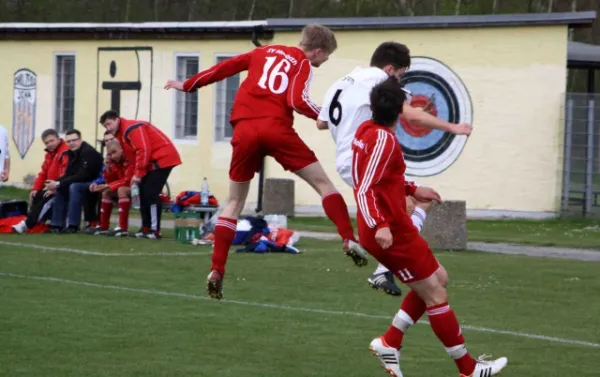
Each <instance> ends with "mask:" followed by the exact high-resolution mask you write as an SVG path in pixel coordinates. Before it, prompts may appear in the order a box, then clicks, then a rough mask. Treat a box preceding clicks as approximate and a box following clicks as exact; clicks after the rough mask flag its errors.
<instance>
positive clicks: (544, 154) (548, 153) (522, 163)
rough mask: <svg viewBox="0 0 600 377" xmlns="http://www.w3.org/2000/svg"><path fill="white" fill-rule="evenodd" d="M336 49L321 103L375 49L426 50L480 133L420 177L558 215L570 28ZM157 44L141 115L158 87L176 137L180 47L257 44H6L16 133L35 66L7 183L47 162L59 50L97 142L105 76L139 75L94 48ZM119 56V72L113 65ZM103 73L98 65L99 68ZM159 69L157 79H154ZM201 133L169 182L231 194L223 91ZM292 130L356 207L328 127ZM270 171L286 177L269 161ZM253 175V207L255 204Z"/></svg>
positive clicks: (306, 200)
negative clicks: (16, 94)
mask: <svg viewBox="0 0 600 377" xmlns="http://www.w3.org/2000/svg"><path fill="white" fill-rule="evenodd" d="M336 35H337V38H338V45H339V48H338V50H337V51H336V53H335V54H334V55H333V56H332V58H331V59H330V61H329V62H327V63H326V64H325V65H324V66H322V67H321V68H318V69H315V71H314V78H313V81H312V87H311V95H312V97H313V99H314V100H315V101H316V102H317V103H320V102H321V101H322V98H323V96H324V93H325V91H326V89H327V87H328V86H329V85H330V84H331V83H333V82H334V81H335V80H336V79H337V78H339V77H340V76H341V75H343V74H345V73H348V72H350V71H351V70H352V69H354V67H356V66H357V65H363V66H366V65H368V62H369V59H370V55H371V52H372V51H373V50H374V48H375V47H376V46H377V45H378V44H379V43H381V42H383V41H386V40H396V41H400V42H402V43H405V44H407V45H408V46H409V48H410V49H411V53H412V55H413V56H427V57H432V58H435V59H438V60H440V61H442V62H443V63H445V64H446V65H448V66H449V67H450V68H451V69H452V70H454V72H456V73H457V74H458V76H460V78H461V79H462V81H463V82H464V83H465V85H466V87H467V89H468V91H469V93H470V96H471V99H472V102H473V115H474V132H473V134H472V136H471V137H470V138H469V140H468V141H467V143H466V146H465V148H464V150H463V151H462V153H461V155H460V156H459V157H458V159H457V161H456V162H455V163H454V164H452V165H451V166H450V167H449V168H448V169H447V170H445V171H443V172H442V173H441V174H439V175H436V176H431V177H418V178H417V179H416V180H417V181H418V183H420V184H423V185H427V186H431V187H434V188H436V189H437V190H439V192H440V193H441V194H442V196H443V197H444V198H445V199H448V200H466V201H467V208H469V209H491V210H519V211H555V210H557V208H558V200H559V198H560V183H561V171H562V165H561V164H562V163H561V157H562V152H561V147H562V123H561V105H562V98H563V93H564V90H565V81H566V44H567V28H566V27H564V26H557V27H530V28H528V27H519V28H481V29H444V30H405V31H402V30H398V31H393V30H387V31H338V32H336ZM298 38H299V33H298V32H294V33H291V32H290V33H276V35H275V38H274V40H273V41H271V42H272V43H278V44H286V45H295V44H296V43H297V42H298ZM125 46H130V47H133V46H151V47H152V48H153V65H150V58H149V56H148V53H147V52H144V51H140V52H139V54H138V57H139V60H140V63H139V66H140V68H139V72H140V74H141V76H142V82H143V89H142V91H141V92H140V104H139V109H138V119H147V117H148V114H149V111H150V101H149V96H150V94H151V95H152V123H153V124H155V125H156V126H158V127H160V128H161V129H162V130H163V131H164V132H165V133H166V134H167V135H168V136H170V137H173V135H174V129H173V124H174V116H175V115H174V111H175V109H174V95H175V94H174V92H167V91H165V90H164V89H163V86H164V83H165V82H166V81H167V80H168V79H171V78H174V76H175V66H174V64H175V56H176V54H178V53H188V54H198V55H199V57H200V69H205V68H208V67H210V66H211V65H213V64H214V62H215V59H216V55H218V54H236V53H241V52H245V51H248V50H250V49H252V48H253V45H252V44H251V42H250V40H238V41H231V40H226V41H223V40H214V41H211V40H203V41H173V40H169V41H93V40H91V41H73V42H72V41H69V42H64V41H28V42H23V41H0V51H1V52H2V56H4V57H5V58H4V59H0V72H4V73H5V74H3V75H0V93H2V94H1V96H0V97H1V98H2V99H3V100H2V101H0V124H2V125H4V126H5V127H6V128H7V130H8V132H9V135H11V136H12V130H11V128H12V113H13V109H12V106H13V105H12V95H13V76H12V74H13V73H14V72H15V71H16V70H18V69H20V68H28V69H30V70H32V71H34V72H35V73H36V74H37V78H38V84H37V114H36V132H35V134H36V138H35V142H34V144H33V145H32V146H31V148H30V150H29V152H28V153H27V155H26V156H25V158H24V159H21V158H20V156H19V154H18V153H17V150H16V147H15V144H14V143H13V142H12V141H11V151H10V152H11V156H12V174H11V179H10V183H21V182H22V181H23V177H24V176H25V175H26V174H36V173H37V171H38V169H39V167H40V164H41V162H42V158H43V144H42V142H41V140H40V138H39V136H40V135H41V133H42V131H43V130H44V129H46V128H50V127H53V120H54V114H53V113H54V110H53V109H54V84H55V79H54V75H55V72H54V62H55V54H57V53H62V52H66V53H74V54H75V56H76V68H75V74H76V80H75V95H76V100H75V127H76V128H77V129H79V130H80V131H81V132H82V133H83V137H84V139H85V140H86V141H88V142H89V143H90V144H93V141H94V139H95V138H96V137H98V138H101V136H102V133H103V129H102V127H99V128H98V130H97V134H96V128H97V117H98V114H97V110H96V103H97V97H98V102H99V104H100V105H99V109H98V113H100V114H101V113H102V112H103V111H104V110H105V109H108V108H109V105H110V94H109V92H108V91H98V90H97V81H98V80H100V81H103V80H108V81H110V80H111V79H114V80H117V81H119V80H120V81H127V80H132V79H133V80H134V79H135V75H136V73H137V72H138V69H137V66H136V64H137V63H135V61H134V60H132V59H134V58H133V57H132V55H131V53H129V55H128V54H127V53H126V52H103V53H102V54H100V57H98V47H125ZM112 59H117V60H118V59H125V61H126V62H128V63H126V64H118V69H117V74H116V75H115V77H114V78H110V76H109V75H108V73H107V72H108V68H101V69H100V70H98V69H97V66H98V64H99V63H98V61H100V65H103V66H105V65H106V64H108V63H109V61H110V60H112ZM98 71H100V72H98ZM150 71H152V73H153V81H152V86H150V83H149V82H148V80H147V77H148V75H149V73H150ZM136 100H137V98H136V96H135V95H134V94H133V93H126V94H123V97H122V100H121V101H122V105H121V108H122V110H123V115H124V116H126V117H134V114H133V112H134V110H133V109H134V108H135V107H136V106H135V102H136ZM199 103H200V106H199V121H198V123H199V124H198V137H197V140H191V141H190V140H186V141H177V142H176V146H177V148H178V150H179V152H180V153H181V155H182V159H183V162H184V163H183V165H181V166H180V167H178V168H176V169H175V170H174V171H173V173H172V174H171V177H170V179H169V183H170V185H171V186H172V191H174V192H175V193H178V192H179V191H181V190H197V189H199V187H200V184H201V179H202V177H204V176H207V177H208V179H209V184H210V187H211V190H212V191H213V192H214V193H215V194H216V195H217V197H218V198H219V199H220V200H225V199H226V196H227V194H226V193H227V184H228V174H227V173H228V166H229V160H230V154H231V147H230V145H229V142H215V141H214V103H215V88H214V87H208V88H203V89H201V90H200V91H199ZM295 127H296V129H297V130H298V132H299V133H300V135H301V136H302V137H303V138H304V140H305V141H306V142H307V144H308V145H309V146H310V147H311V148H313V149H314V151H315V152H316V154H317V156H318V157H319V159H320V160H321V162H322V164H323V166H324V167H325V169H326V171H327V173H328V174H329V176H330V177H332V179H333V180H334V183H335V184H336V186H337V187H338V188H339V189H340V191H341V192H342V193H343V195H344V197H345V198H346V200H347V201H348V203H349V205H350V206H353V205H354V204H355V203H354V200H353V198H352V192H351V190H350V189H349V188H348V187H346V185H345V184H344V183H343V182H342V180H341V179H339V177H338V176H337V173H336V170H335V154H334V146H333V141H332V139H331V136H330V134H329V132H328V131H318V130H317V129H316V127H315V124H314V122H313V121H311V120H308V119H306V118H304V117H302V116H299V115H297V116H296V123H295ZM266 177H287V178H294V179H296V178H295V177H294V176H293V174H290V173H288V172H284V171H283V170H282V169H281V168H280V167H279V166H278V165H277V164H276V163H275V162H274V161H273V160H272V159H270V158H269V159H268V160H267V163H266ZM257 184H258V182H255V183H253V185H252V189H251V192H250V196H249V199H248V202H249V204H248V206H253V202H255V200H256V195H257V191H256V188H257ZM296 205H297V206H309V207H310V208H314V209H319V206H320V199H319V197H318V195H317V194H316V193H314V192H313V190H312V189H311V188H310V187H309V186H308V185H307V184H305V183H304V182H301V181H299V180H298V179H296Z"/></svg>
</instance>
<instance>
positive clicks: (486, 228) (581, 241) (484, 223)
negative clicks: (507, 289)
mask: <svg viewBox="0 0 600 377" xmlns="http://www.w3.org/2000/svg"><path fill="white" fill-rule="evenodd" d="M28 192H29V191H28V190H23V189H18V188H15V187H10V186H7V187H2V189H0V200H8V199H24V200H26V199H27V196H28ZM162 216H163V219H165V220H172V219H174V216H173V214H172V213H163V215H162ZM131 217H133V218H135V217H140V216H139V211H137V210H135V209H132V212H131ZM353 223H354V226H355V227H356V221H355V220H353ZM288 227H289V228H290V229H295V230H304V231H314V232H335V231H336V230H335V226H334V225H333V224H332V223H331V222H330V221H329V220H328V219H327V218H324V217H291V218H289V219H288ZM467 232H468V234H467V237H468V240H469V241H485V242H506V243H518V244H530V245H539V246H562V247H578V248H592V249H593V248H598V249H600V221H598V220H597V219H595V220H594V219H550V220H468V221H467Z"/></svg>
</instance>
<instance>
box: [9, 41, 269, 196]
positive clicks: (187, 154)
mask: <svg viewBox="0 0 600 377" xmlns="http://www.w3.org/2000/svg"><path fill="white" fill-rule="evenodd" d="M66 46H68V47H66ZM136 46H137V47H139V46H146V47H147V46H151V47H152V48H153V64H152V65H151V64H150V53H149V51H142V50H141V51H138V56H139V70H138V64H137V59H136V57H135V52H132V51H106V52H102V53H100V54H98V48H99V47H103V48H104V47H136ZM252 48H253V45H252V43H251V41H250V38H248V39H247V40H227V41H222V40H207V41H173V40H169V41H69V42H64V41H29V42H23V41H14V42H13V41H0V51H1V52H2V54H3V55H5V56H6V57H8V59H0V72H4V73H5V74H3V75H0V93H2V94H1V98H2V101H0V125H4V126H5V127H6V129H7V131H8V133H9V137H11V139H12V122H13V119H12V117H13V115H12V114H13V101H12V97H13V73H14V72H15V71H17V70H18V69H20V68H28V69H30V70H32V71H34V72H35V73H36V74H37V80H38V82H37V110H36V129H35V141H34V143H33V145H32V146H31V148H30V149H29V152H28V153H27V154H26V156H25V158H24V159H21V157H20V156H19V153H18V151H17V149H16V146H15V144H14V143H13V142H12V140H11V142H10V153H11V157H12V168H11V177H10V181H9V183H8V184H22V183H23V178H24V176H25V175H27V174H37V172H38V171H39V168H40V166H41V163H42V160H43V156H44V151H43V149H44V145H43V143H42V141H41V139H40V135H41V133H42V132H43V131H44V130H45V129H47V128H53V127H54V123H53V122H54V106H55V104H54V85H55V68H54V65H55V55H56V54H57V53H68V54H71V53H72V54H75V64H76V67H75V96H76V99H75V128H77V129H78V130H80V131H81V132H82V136H83V139H84V140H85V141H87V142H88V143H90V144H91V145H94V140H95V139H96V138H98V139H101V138H102V135H103V133H104V128H103V127H101V126H99V125H98V121H97V120H98V116H99V114H102V112H104V111H105V110H108V109H109V108H110V103H111V102H110V99H111V97H110V92H109V91H106V90H100V91H98V90H97V81H100V83H101V82H102V81H135V80H137V77H138V71H139V75H140V79H141V81H142V90H141V91H140V101H139V109H138V116H137V119H144V120H147V119H148V118H149V111H150V100H149V98H150V97H149V96H150V91H151V94H152V123H153V124H154V125H156V126H157V127H159V128H161V129H162V130H163V131H164V132H165V133H166V135H167V136H169V137H171V138H173V137H174V120H175V118H174V117H175V109H174V107H175V106H174V105H175V101H174V98H175V97H174V96H175V92H174V91H166V90H164V88H163V87H164V84H165V83H166V81H167V80H169V79H173V78H175V57H176V55H177V54H191V55H195V54H197V55H199V64H200V69H201V70H202V69H206V68H209V67H210V66H212V65H213V64H215V61H216V58H217V56H218V55H231V54H234V55H235V54H238V53H241V52H245V51H248V50H250V49H252ZM112 60H115V61H116V62H117V72H116V75H115V77H114V78H111V77H110V74H109V65H110V61H112ZM97 66H100V68H99V69H97ZM151 67H152V73H153V77H152V85H151V86H150V81H149V75H150V71H151ZM243 77H244V75H242V78H243ZM100 85H101V84H100ZM214 97H215V88H214V86H212V87H207V88H203V89H202V90H200V92H199V109H198V112H199V115H198V137H197V138H196V139H195V140H184V141H179V140H176V141H175V145H176V147H177V149H178V151H179V153H180V154H181V157H182V160H183V164H182V165H180V166H179V167H177V168H175V169H174V170H173V172H172V173H171V176H170V178H169V181H168V182H169V185H170V186H171V191H172V193H175V195H176V194H177V193H179V192H180V191H181V190H199V189H200V185H201V182H202V178H203V177H204V176H206V177H208V180H209V185H210V188H211V191H213V192H214V193H215V195H216V196H217V198H218V199H220V200H221V201H223V200H225V199H226V196H227V195H226V194H227V192H228V171H229V160H230V155H231V146H230V144H229V142H228V141H223V142H215V141H214V103H215V98H214ZM97 98H98V103H99V106H98V111H97V110H96V103H97ZM136 106H137V92H125V93H122V96H121V110H122V114H123V116H125V117H130V118H135V108H136ZM97 128H98V129H97ZM257 185H258V183H257V184H255V185H253V186H252V188H251V190H250V198H251V199H250V200H251V201H256V199H253V198H256V195H257Z"/></svg>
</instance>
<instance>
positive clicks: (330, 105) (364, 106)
mask: <svg viewBox="0 0 600 377" xmlns="http://www.w3.org/2000/svg"><path fill="white" fill-rule="evenodd" d="M387 78H388V74H387V73H385V72H384V71H383V70H382V69H380V68H377V67H369V68H361V67H357V68H355V69H354V70H353V71H352V72H350V73H349V74H348V75H346V76H344V77H342V78H341V79H339V80H337V81H336V82H335V83H334V84H333V85H332V86H331V87H330V88H329V89H328V90H327V93H326V94H325V99H324V100H323V107H322V108H321V113H320V114H319V120H322V121H325V122H328V123H329V131H330V132H331V136H333V140H334V141H335V154H336V158H335V162H336V167H337V171H338V173H339V174H340V176H342V178H343V179H344V181H346V183H348V184H350V185H352V183H351V182H352V179H351V169H352V140H353V139H354V134H355V133H356V130H357V129H358V126H360V125H361V124H362V123H363V122H365V121H367V120H369V119H371V115H372V113H371V108H370V104H369V95H370V93H371V89H373V87H375V86H376V85H377V84H379V83H381V82H382V81H385V80H386V79H387ZM346 178H348V180H347V179H346Z"/></svg>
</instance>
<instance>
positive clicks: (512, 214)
mask: <svg viewBox="0 0 600 377" xmlns="http://www.w3.org/2000/svg"><path fill="white" fill-rule="evenodd" d="M255 208H256V203H246V207H245V208H244V211H243V212H242V214H243V215H245V216H246V215H253V214H254V209H255ZM295 210H296V213H295V216H298V217H311V216H325V212H324V211H323V207H321V206H301V205H296V208H295ZM348 211H349V212H350V216H352V217H356V206H349V207H348ZM556 217H558V213H556V212H533V211H513V210H493V209H467V219H468V220H479V219H482V220H483V219H495V220H497V219H526V220H543V219H553V218H556Z"/></svg>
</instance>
